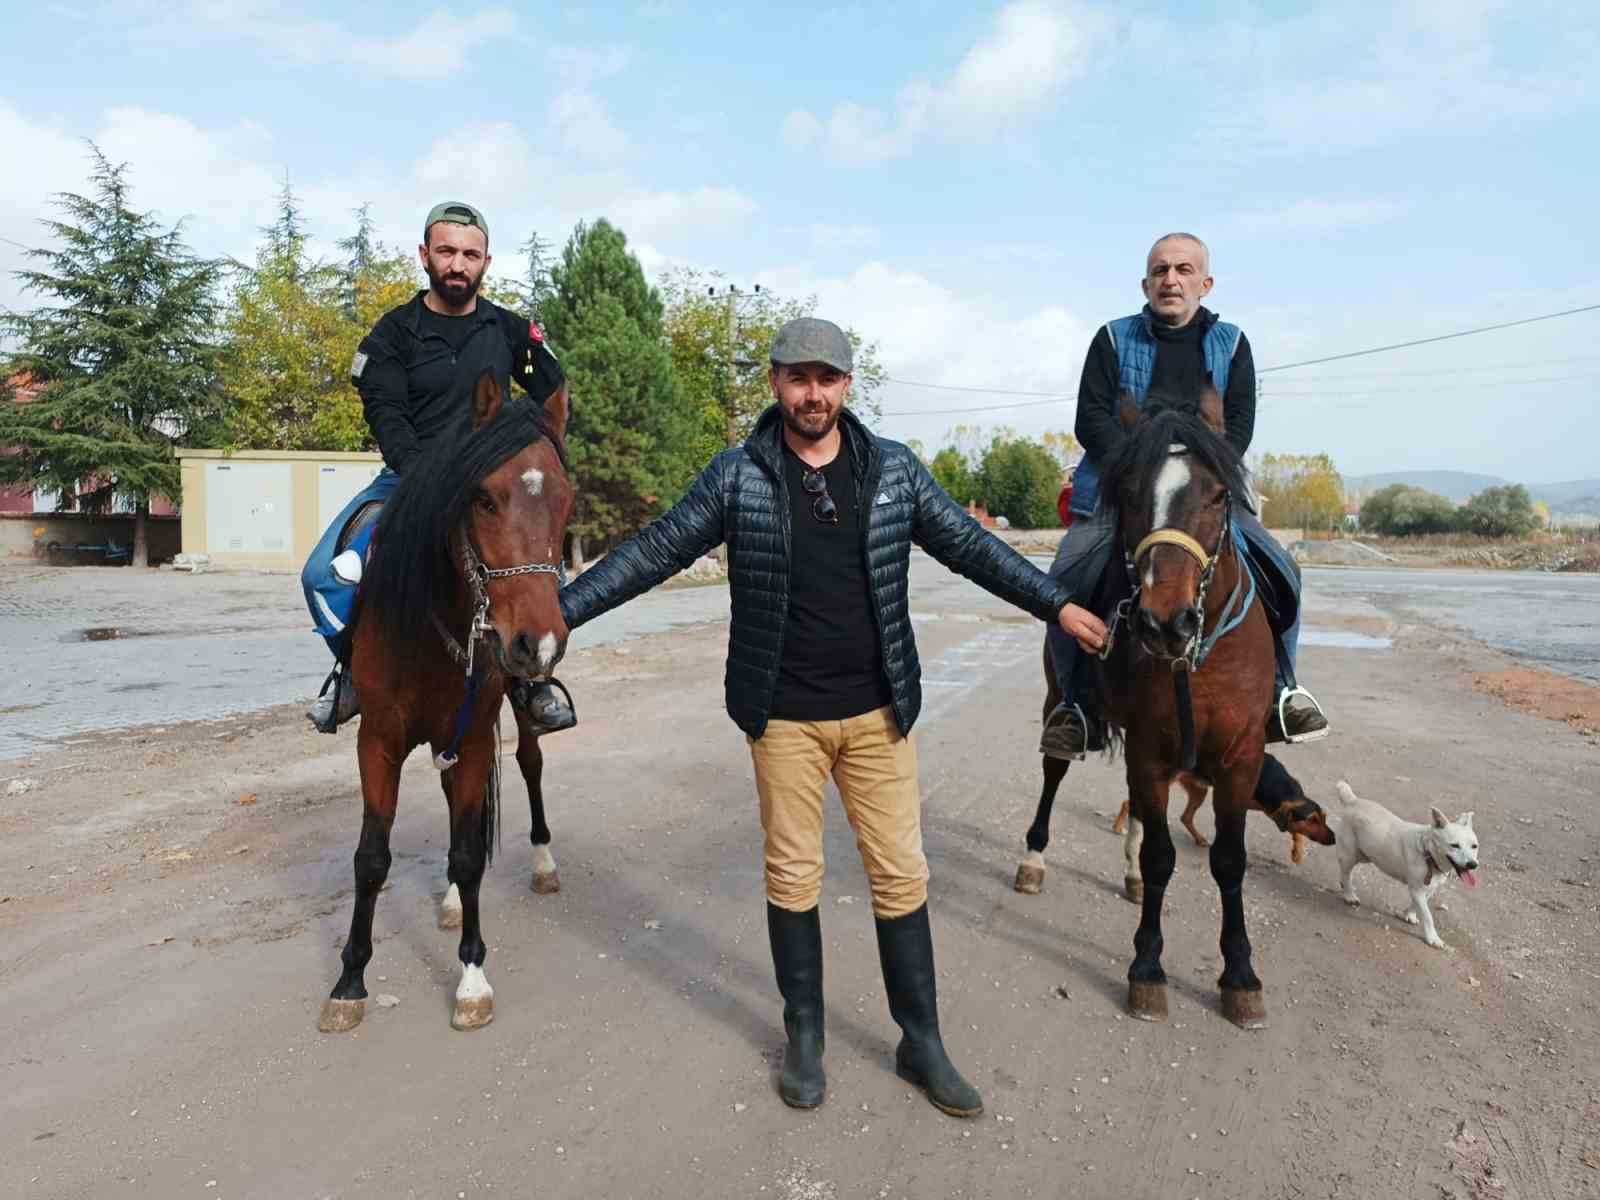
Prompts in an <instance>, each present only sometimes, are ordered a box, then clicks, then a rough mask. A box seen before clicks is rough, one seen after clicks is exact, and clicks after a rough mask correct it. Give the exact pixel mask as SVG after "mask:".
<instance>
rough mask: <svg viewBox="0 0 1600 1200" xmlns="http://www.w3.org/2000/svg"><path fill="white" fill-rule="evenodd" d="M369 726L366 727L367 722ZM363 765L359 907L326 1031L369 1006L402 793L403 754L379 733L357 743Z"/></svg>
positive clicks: (343, 1027)
mask: <svg viewBox="0 0 1600 1200" xmlns="http://www.w3.org/2000/svg"><path fill="white" fill-rule="evenodd" d="M363 728H365V727H363ZM357 758H358V760H359V761H360V764H361V801H362V814H361V840H360V841H359V842H358V843H357V844H356V854H355V876H356V897H355V911H354V912H353V913H352V914H351V917H350V936H349V937H347V938H345V942H344V951H343V952H342V953H341V954H340V956H339V958H340V961H341V962H343V963H344V971H343V972H342V973H341V974H340V976H339V982H338V983H336V984H334V987H333V991H332V993H330V994H329V996H328V998H327V1000H325V1001H324V1002H323V1005H322V1014H321V1016H320V1017H319V1018H318V1019H317V1028H318V1029H320V1030H321V1031H322V1032H323V1033H344V1032H345V1031H347V1030H350V1029H354V1028H355V1027H356V1026H357V1025H359V1024H361V1018H362V1017H364V1016H365V1015H366V1011H367V984H366V979H365V973H366V969H367V963H368V962H370V961H371V960H372V914H373V912H374V910H375V909H376V908H377V906H378V893H379V891H381V890H382V889H383V882H384V880H385V879H387V878H388V877H389V862H390V854H389V830H390V829H391V828H393V826H394V813H395V807H396V805H397V804H398V803H399V798H400V763H401V761H402V760H403V759H404V758H405V755H404V754H397V753H392V752H391V748H390V747H388V746H385V745H384V744H382V743H381V742H380V741H379V739H378V736H377V734H375V733H374V734H371V735H368V736H363V737H361V738H360V739H359V741H358V744H357Z"/></svg>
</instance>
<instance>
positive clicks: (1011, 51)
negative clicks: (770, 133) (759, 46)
mask: <svg viewBox="0 0 1600 1200" xmlns="http://www.w3.org/2000/svg"><path fill="white" fill-rule="evenodd" d="M1104 27H1105V23H1104V22H1103V20H1102V19H1101V18H1099V17H1098V16H1096V15H1095V14H1094V13H1093V12H1092V11H1091V10H1089V9H1087V8H1080V7H1078V6H1076V5H1073V4H1068V3H1064V2H1062V0H1015V2H1014V3H1011V4H1008V5H1006V6H1005V7H1004V8H1002V9H1001V10H1000V12H999V14H998V15H997V16H996V18H995V22H994V25H993V26H992V27H991V28H990V30H989V31H988V32H987V33H986V34H985V35H984V36H983V37H982V38H980V39H979V40H978V41H977V42H976V43H975V44H974V45H973V46H972V47H971V49H969V50H968V51H967V53H966V54H965V55H964V56H963V57H962V59H961V61H960V62H959V63H957V64H956V67H955V69H954V70H953V71H951V73H950V74H949V75H948V76H945V77H944V78H942V79H937V80H930V79H927V78H922V79H917V80H913V81H912V82H911V83H909V84H907V85H906V86H905V87H904V88H902V89H901V91H900V93H899V95H898V97H897V98H896V102H895V106H894V110H893V111H892V112H889V111H885V110H883V109H878V108H871V107H867V106H865V105H861V104H857V103H854V102H852V101H844V102H841V103H839V104H836V105H835V106H834V108H833V110H832V112H830V113H829V114H828V115H827V117H826V118H820V117H818V116H816V115H815V114H814V113H811V112H809V111H807V110H805V109H798V110H795V111H794V112H791V113H790V114H789V115H788V116H787V117H786V118H785V120H784V124H783V138H784V141H785V142H786V143H787V144H788V145H789V146H791V147H792V148H795V149H802V150H803V149H811V148H818V149H820V150H821V151H822V152H823V153H824V154H825V155H826V156H827V157H828V158H829V159H830V160H832V161H833V162H836V163H838V164H840V165H843V166H868V165H871V164H874V163H880V162H884V161H887V160H889V159H893V158H899V157H902V156H904V155H906V154H909V153H911V152H912V150H913V149H914V148H915V147H916V145H917V143H918V142H919V141H920V140H922V139H923V138H924V137H927V136H933V135H950V134H954V135H957V136H965V137H982V136H992V135H994V134H997V133H1001V132H1004V131H1005V130H1006V128H1007V127H1008V126H1009V125H1010V124H1012V123H1013V122H1016V121H1020V120H1025V119H1027V118H1028V117H1031V116H1033V115H1035V114H1037V113H1039V112H1040V111H1042V110H1044V109H1046V108H1048V107H1049V105H1051V104H1052V103H1053V102H1054V101H1055V100H1056V98H1057V97H1058V96H1059V95H1060V93H1061V91H1062V89H1063V88H1064V87H1065V86H1066V84H1067V83H1068V82H1069V81H1070V80H1071V79H1072V78H1073V77H1074V76H1075V75H1077V74H1078V73H1079V72H1080V71H1081V70H1082V68H1083V66H1084V65H1085V62H1086V60H1087V57H1088V50H1089V47H1090V46H1091V44H1092V43H1093V41H1094V40H1095V39H1096V38H1097V37H1098V36H1099V35H1100V33H1101V31H1102V30H1103V28H1104Z"/></svg>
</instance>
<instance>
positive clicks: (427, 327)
mask: <svg viewBox="0 0 1600 1200" xmlns="http://www.w3.org/2000/svg"><path fill="white" fill-rule="evenodd" d="M477 324H478V315H477V313H467V314H466V315H465V316H460V317H452V316H447V315H446V314H445V313H439V312H434V311H433V309H431V308H429V307H428V306H427V305H426V304H424V305H423V306H422V312H421V314H420V315H419V319H418V321H417V332H418V333H420V334H421V335H422V336H423V337H429V336H430V335H431V336H433V337H440V338H443V339H444V340H445V342H446V344H448V345H449V347H450V350H451V353H453V354H460V353H461V347H462V345H463V344H464V343H465V342H466V340H467V338H468V337H469V336H470V335H471V333H472V330H473V327H474V326H475V325H477Z"/></svg>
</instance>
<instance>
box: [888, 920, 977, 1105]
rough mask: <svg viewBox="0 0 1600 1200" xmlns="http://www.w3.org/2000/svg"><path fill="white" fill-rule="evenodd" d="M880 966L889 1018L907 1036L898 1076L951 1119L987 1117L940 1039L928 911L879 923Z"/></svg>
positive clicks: (901, 1049) (897, 1059)
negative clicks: (982, 1115)
mask: <svg viewBox="0 0 1600 1200" xmlns="http://www.w3.org/2000/svg"><path fill="white" fill-rule="evenodd" d="M877 924H878V960H879V961H880V962H881V963H882V964H883V984H884V988H885V990H887V991H888V993H889V1014H890V1016H892V1017H894V1021H895V1024H896V1025H898V1026H900V1030H901V1032H902V1033H904V1034H905V1036H904V1037H903V1038H901V1039H900V1045H899V1046H898V1047H896V1049H895V1052H894V1069H895V1073H896V1074H898V1075H899V1076H900V1078H901V1079H904V1080H905V1081H906V1082H907V1083H914V1084H916V1085H917V1086H918V1087H919V1088H922V1089H923V1090H924V1091H925V1092H927V1093H928V1100H929V1102H930V1103H931V1104H932V1105H933V1106H934V1107H935V1108H937V1109H939V1110H940V1111H941V1112H946V1113H949V1114H950V1115H951V1116H952V1117H976V1116H979V1115H980V1114H981V1113H982V1112H983V1097H982V1096H980V1095H978V1089H977V1088H975V1087H973V1086H972V1085H971V1084H970V1083H968V1082H967V1081H966V1080H965V1079H963V1078H962V1077H961V1072H960V1071H957V1070H956V1069H955V1066H954V1065H953V1064H952V1063H951V1062H950V1056H949V1055H948V1054H946V1053H945V1051H944V1042H943V1041H941V1040H940V1038H939V996H938V987H937V984H936V983H935V980H934V971H933V931H932V930H931V929H930V928H929V927H928V906H927V905H926V904H924V905H923V906H922V907H921V908H919V909H917V910H916V911H915V912H912V913H907V914H906V915H905V916H903V917H895V918H893V919H891V920H888V921H885V920H883V919H882V918H878V919H877Z"/></svg>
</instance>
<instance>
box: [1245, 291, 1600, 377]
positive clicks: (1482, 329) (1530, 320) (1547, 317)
mask: <svg viewBox="0 0 1600 1200" xmlns="http://www.w3.org/2000/svg"><path fill="white" fill-rule="evenodd" d="M1596 311H1600V304H1586V305H1584V306H1583V307H1582V308H1567V309H1563V310H1562V311H1560V312H1553V313H1545V314H1544V315H1543V316H1542V317H1523V318H1522V319H1521V320H1520V321H1502V322H1500V324H1498V325H1481V326H1479V327H1478V328H1477V329H1462V330H1459V331H1458V332H1456V333H1441V334H1439V335H1438V336H1436V337H1425V338H1416V339H1414V340H1412V341H1409V342H1395V343H1394V344H1393V345H1391V346H1373V347H1372V348H1371V349H1370V350H1351V351H1349V352H1348V353H1346V354H1329V355H1327V356H1326V357H1325V358H1308V359H1306V360H1305V361H1304V362H1292V363H1279V364H1278V365H1277V366H1275V367H1259V368H1257V370H1256V374H1257V375H1266V374H1268V373H1270V372H1272V371H1288V370H1292V369H1293V368H1295V367H1314V366H1316V365H1317V364H1318V363H1326V362H1339V361H1340V360H1342V359H1346V358H1362V357H1364V356H1366V355H1368V354H1386V353H1388V352H1389V351H1390V350H1405V349H1408V348H1410V347H1412V346H1426V345H1429V344H1430V343H1432V342H1448V341H1449V340H1450V339H1451V338H1464V337H1471V336H1472V335H1473V334H1475V333H1493V332H1494V331H1495V330H1497V329H1511V328H1513V327H1515V326H1517V325H1532V324H1534V323H1536V322H1538V321H1553V320H1555V319H1556V318H1557V317H1570V316H1574V315H1575V314H1577V313H1586V312H1596Z"/></svg>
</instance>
